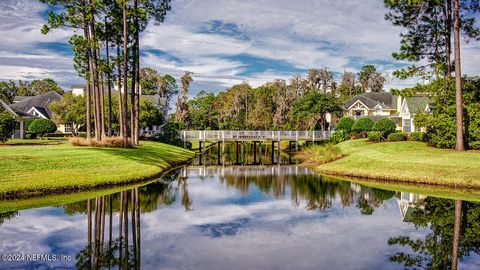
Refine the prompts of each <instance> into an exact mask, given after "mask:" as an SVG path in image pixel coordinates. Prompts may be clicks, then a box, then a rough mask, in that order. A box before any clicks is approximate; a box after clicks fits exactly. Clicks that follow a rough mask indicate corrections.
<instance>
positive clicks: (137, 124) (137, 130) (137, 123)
mask: <svg viewBox="0 0 480 270" xmlns="http://www.w3.org/2000/svg"><path fill="white" fill-rule="evenodd" d="M134 1H135V2H134V6H135V10H137V9H138V0H134ZM139 27H140V26H139V25H138V14H137V15H136V16H135V52H136V54H135V55H136V57H137V59H136V61H135V63H136V64H137V66H136V72H137V75H136V78H137V80H136V82H135V89H136V91H135V94H136V102H137V103H136V104H135V107H136V109H135V144H136V145H138V144H139V136H140V95H141V93H140V29H139Z"/></svg>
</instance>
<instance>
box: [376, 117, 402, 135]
mask: <svg viewBox="0 0 480 270" xmlns="http://www.w3.org/2000/svg"><path fill="white" fill-rule="evenodd" d="M396 129H397V125H395V122H393V121H392V120H391V119H388V118H382V119H380V120H378V122H376V123H375V124H374V125H373V127H372V130H373V131H380V132H382V136H384V137H387V136H388V135H389V134H390V133H393V132H395V130H396Z"/></svg>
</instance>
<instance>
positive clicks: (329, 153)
mask: <svg viewBox="0 0 480 270" xmlns="http://www.w3.org/2000/svg"><path fill="white" fill-rule="evenodd" d="M303 155H305V157H306V158H305V160H304V164H314V165H318V164H324V163H328V162H332V161H335V160H337V159H339V158H341V157H342V156H343V153H342V150H340V148H338V147H337V146H336V145H333V144H325V145H314V146H311V147H308V148H307V149H305V151H303ZM300 157H301V156H300Z"/></svg>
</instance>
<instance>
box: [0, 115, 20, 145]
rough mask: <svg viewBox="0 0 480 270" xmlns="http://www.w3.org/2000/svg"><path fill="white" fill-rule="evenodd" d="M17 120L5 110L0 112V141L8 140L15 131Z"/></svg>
mask: <svg viewBox="0 0 480 270" xmlns="http://www.w3.org/2000/svg"><path fill="white" fill-rule="evenodd" d="M16 126H17V121H15V118H13V116H12V115H11V114H9V113H7V112H2V113H0V142H6V141H8V140H9V139H10V138H11V137H12V135H13V132H14V131H15V127H16Z"/></svg>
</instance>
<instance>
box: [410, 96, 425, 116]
mask: <svg viewBox="0 0 480 270" xmlns="http://www.w3.org/2000/svg"><path fill="white" fill-rule="evenodd" d="M405 102H406V105H407V107H408V110H409V111H410V113H412V114H414V113H416V112H418V111H425V110H426V109H427V107H428V106H429V103H430V99H429V98H428V97H418V96H416V97H409V98H405Z"/></svg>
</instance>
